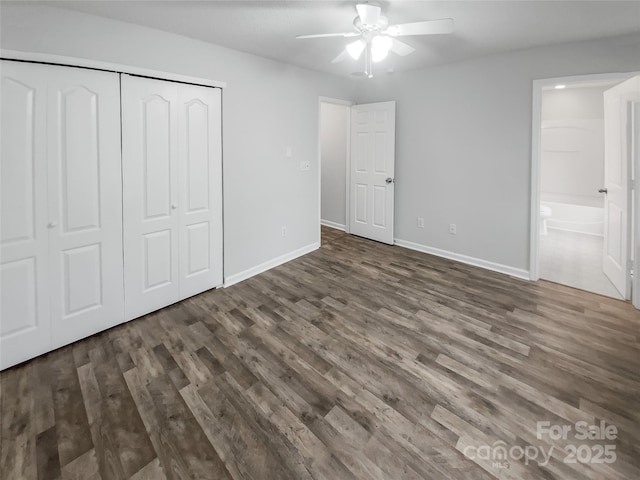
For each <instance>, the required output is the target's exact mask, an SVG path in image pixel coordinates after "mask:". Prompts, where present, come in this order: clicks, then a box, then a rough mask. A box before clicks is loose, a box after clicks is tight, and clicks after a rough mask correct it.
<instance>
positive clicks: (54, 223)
mask: <svg viewBox="0 0 640 480" xmlns="http://www.w3.org/2000/svg"><path fill="white" fill-rule="evenodd" d="M57 226H58V224H57V223H56V222H49V223H47V228H56V227H57Z"/></svg>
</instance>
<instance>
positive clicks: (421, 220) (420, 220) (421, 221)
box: [416, 217, 424, 228]
mask: <svg viewBox="0 0 640 480" xmlns="http://www.w3.org/2000/svg"><path fill="white" fill-rule="evenodd" d="M416 227H418V228H424V218H422V217H418V218H417V219H416Z"/></svg>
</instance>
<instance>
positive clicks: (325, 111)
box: [320, 102, 350, 227]
mask: <svg viewBox="0 0 640 480" xmlns="http://www.w3.org/2000/svg"><path fill="white" fill-rule="evenodd" d="M349 112H350V108H349V107H348V106H346V105H337V104H333V103H324V102H323V103H322V104H321V107H320V153H321V155H320V156H321V165H322V179H321V215H320V218H321V219H322V220H323V221H325V222H331V223H333V224H336V225H340V226H343V227H344V225H345V221H346V203H345V202H346V188H347V186H346V176H347V175H346V172H347V170H346V168H347V167H346V165H347V155H348V153H349V152H348V151H347V148H348V146H349V142H348V140H349V139H348V136H347V133H348V130H347V127H348V122H349V118H350V117H349Z"/></svg>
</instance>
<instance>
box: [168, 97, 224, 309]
mask: <svg viewBox="0 0 640 480" xmlns="http://www.w3.org/2000/svg"><path fill="white" fill-rule="evenodd" d="M178 97H179V117H178V125H179V127H178V130H179V139H178V140H179V142H178V145H179V147H178V158H179V159H180V162H179V163H180V166H179V183H180V198H179V203H178V212H179V222H180V298H186V297H189V296H191V295H195V294H197V293H200V292H203V291H205V290H208V289H210V288H213V287H217V286H220V285H222V129H221V120H222V118H221V113H222V110H221V91H220V89H218V88H207V87H199V86H194V85H180V86H179V88H178Z"/></svg>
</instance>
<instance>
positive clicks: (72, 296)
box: [46, 67, 124, 348]
mask: <svg viewBox="0 0 640 480" xmlns="http://www.w3.org/2000/svg"><path fill="white" fill-rule="evenodd" d="M46 78H47V82H48V102H47V103H48V108H47V130H48V140H47V145H48V148H47V150H48V168H49V175H48V177H49V188H48V192H49V195H48V200H49V201H48V208H49V222H50V224H49V227H50V228H49V286H50V289H51V315H52V318H53V324H52V326H53V330H52V342H53V344H52V346H53V348H57V347H59V346H62V345H65V344H67V343H70V342H73V341H75V340H78V339H80V338H84V337H87V336H89V335H92V334H94V333H96V332H99V331H102V330H105V329H107V328H109V327H112V326H114V325H117V324H119V323H122V321H124V294H123V271H122V268H123V265H122V175H121V161H120V105H119V99H120V86H119V78H118V74H116V73H109V72H97V71H92V70H86V69H80V68H65V67H48V71H47V72H46Z"/></svg>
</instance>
